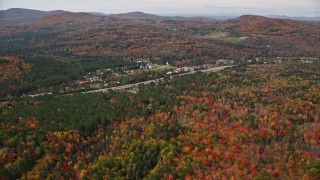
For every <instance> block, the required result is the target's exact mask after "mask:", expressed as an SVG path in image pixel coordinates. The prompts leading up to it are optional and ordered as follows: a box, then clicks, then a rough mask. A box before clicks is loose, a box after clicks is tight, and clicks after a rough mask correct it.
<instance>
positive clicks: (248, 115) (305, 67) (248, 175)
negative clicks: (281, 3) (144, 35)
mask: <svg viewBox="0 0 320 180" xmlns="http://www.w3.org/2000/svg"><path fill="white" fill-rule="evenodd" d="M319 68H320V64H319V61H312V63H303V62H301V61H286V62H282V63H280V64H276V65H251V66H239V67H232V68H229V69H227V70H224V71H221V72H218V73H210V74H193V75H188V76H184V77H179V78H176V79H172V80H169V81H167V82H163V83H162V84H161V85H157V86H150V87H144V88H143V89H141V91H139V92H138V93H137V94H132V93H119V92H108V93H105V94H104V93H100V94H99V93H98V94H76V95H67V96H46V97H37V98H18V99H12V100H8V101H7V102H3V103H2V106H1V109H0V111H1V116H0V118H1V119H2V122H1V129H0V140H1V141H0V144H1V146H2V147H3V148H2V149H1V156H0V157H1V159H0V163H1V166H0V168H1V169H0V177H2V178H3V179H16V178H20V177H21V179H43V178H52V179H61V178H66V179H70V178H72V179H77V178H80V179H114V178H120V179H142V178H146V179H179V178H183V179H204V178H208V179H232V178H243V179H278V178H280V179H296V178H297V179H303V178H305V179H319V178H320V172H319V168H320V159H319V157H320V144H319V142H320V124H319V116H320V114H319V112H320V106H319V103H320V99H319V98H320V94H319V93H320V92H319V88H320V87H319V84H320V83H319V76H320V74H319Z"/></svg>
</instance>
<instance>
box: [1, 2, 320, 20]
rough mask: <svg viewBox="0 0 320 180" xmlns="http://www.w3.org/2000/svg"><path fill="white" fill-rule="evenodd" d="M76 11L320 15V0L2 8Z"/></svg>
mask: <svg viewBox="0 0 320 180" xmlns="http://www.w3.org/2000/svg"><path fill="white" fill-rule="evenodd" d="M9 8H28V9H37V10H68V11H73V12H104V13H107V14H109V13H123V12H132V11H142V12H146V13H153V14H161V15H165V14H167V15H173V14H177V15H178V14H180V15H186V14H191V15H195V14H199V15H200V14H203V15H205V14H212V15H217V14H222V15H243V14H256V15H287V16H320V0H0V9H1V10H5V9H9Z"/></svg>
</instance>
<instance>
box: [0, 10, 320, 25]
mask: <svg viewBox="0 0 320 180" xmlns="http://www.w3.org/2000/svg"><path fill="white" fill-rule="evenodd" d="M66 12H68V11H63V10H55V11H40V10H32V9H21V8H12V9H8V10H1V11H0V22H8V23H9V22H30V21H33V20H37V19H41V18H44V17H47V16H51V15H57V14H61V13H66ZM87 13H88V14H92V15H95V16H106V17H113V18H118V19H127V20H154V21H160V20H175V21H200V22H213V21H217V20H227V19H232V18H234V17H231V16H218V15H212V16H211V15H207V16H194V17H185V16H159V15H154V14H147V13H143V12H129V13H120V14H105V13H101V12H87ZM267 17H271V18H276V19H291V20H299V21H320V17H288V16H277V15H270V16H267Z"/></svg>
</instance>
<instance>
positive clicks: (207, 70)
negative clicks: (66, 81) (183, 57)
mask: <svg viewBox="0 0 320 180" xmlns="http://www.w3.org/2000/svg"><path fill="white" fill-rule="evenodd" d="M228 67H232V66H219V67H212V68H208V69H204V70H199V71H201V72H203V73H208V72H217V71H220V70H222V69H225V68H228ZM196 72H197V71H195V70H193V71H190V72H186V73H182V74H177V75H171V76H169V78H173V77H177V76H185V75H188V74H193V73H196ZM162 80H163V78H158V79H153V80H148V81H142V82H138V83H133V84H126V85H122V86H115V87H109V88H102V89H97V90H91V91H85V92H81V93H98V92H106V91H108V90H114V91H120V90H125V89H131V88H134V87H138V86H139V85H148V84H151V83H156V82H159V81H162ZM50 94H53V93H52V92H49V93H40V94H34V95H29V97H37V96H45V95H50ZM71 94H75V93H70V94H66V95H71Z"/></svg>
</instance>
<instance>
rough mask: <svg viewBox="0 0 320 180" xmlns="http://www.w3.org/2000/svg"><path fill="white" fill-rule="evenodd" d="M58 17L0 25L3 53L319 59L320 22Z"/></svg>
mask: <svg viewBox="0 0 320 180" xmlns="http://www.w3.org/2000/svg"><path fill="white" fill-rule="evenodd" d="M8 11H9V10H8ZM48 13H50V12H48ZM51 13H53V12H51ZM54 13H55V14H53V15H42V16H45V17H42V18H38V19H34V20H32V21H29V22H23V23H13V24H1V25H0V30H1V35H0V37H1V44H0V47H1V48H0V54H3V55H20V56H30V55H31V56H33V55H37V56H39V55H43V56H108V57H134V58H141V57H143V58H152V57H169V58H170V59H172V60H181V59H184V60H187V61H189V60H192V61H198V60H201V59H219V58H223V59H242V58H254V57H277V56H310V57H319V53H318V47H319V46H320V39H319V38H320V37H319V34H320V30H319V29H320V24H318V23H312V22H304V21H294V20H284V19H273V18H266V17H262V16H241V17H238V18H236V19H232V20H227V21H219V22H217V21H214V20H212V21H210V19H207V18H201V17H194V18H184V17H183V18H180V17H171V18H170V17H162V16H156V15H152V14H145V13H142V12H132V13H126V14H118V15H107V16H101V15H93V14H90V13H72V12H62V11H58V12H56V11H55V12H54ZM38 17H40V15H39V16H38ZM8 19H10V18H8ZM11 19H12V18H11ZM217 34H218V36H217ZM220 35H222V36H221V37H220ZM217 37H218V38H217Z"/></svg>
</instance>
